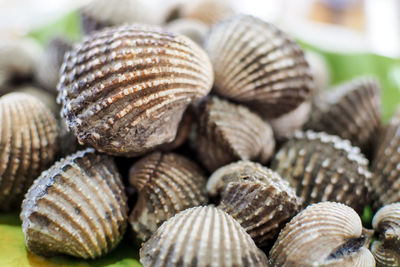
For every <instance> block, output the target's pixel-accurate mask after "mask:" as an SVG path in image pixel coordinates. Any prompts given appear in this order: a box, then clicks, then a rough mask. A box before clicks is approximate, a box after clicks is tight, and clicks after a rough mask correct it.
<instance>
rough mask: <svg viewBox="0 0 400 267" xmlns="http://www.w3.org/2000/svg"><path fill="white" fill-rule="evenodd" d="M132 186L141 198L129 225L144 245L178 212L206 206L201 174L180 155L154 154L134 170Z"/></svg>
mask: <svg viewBox="0 0 400 267" xmlns="http://www.w3.org/2000/svg"><path fill="white" fill-rule="evenodd" d="M129 183H130V184H131V185H132V186H134V187H135V188H136V190H137V192H138V194H139V195H138V200H137V202H136V205H135V207H134V209H133V211H132V213H131V215H130V216H129V222H130V224H131V226H132V229H133V231H134V232H135V234H136V237H137V239H139V240H142V241H145V240H147V239H149V238H150V236H151V235H152V234H153V233H154V232H155V231H156V230H157V228H158V227H159V226H160V225H161V224H162V223H163V222H164V221H166V220H168V219H169V218H171V217H172V216H174V215H175V214H176V213H178V212H179V211H182V210H184V209H187V208H190V207H194V206H200V205H204V204H207V195H206V191H205V185H206V177H205V176H204V174H203V172H202V170H201V169H200V167H199V166H197V164H196V163H194V162H192V161H191V160H189V159H187V158H185V157H183V156H180V155H178V154H174V153H163V152H154V153H152V154H150V155H148V156H146V157H144V158H142V159H141V160H139V161H137V162H136V163H135V164H134V165H133V166H132V168H131V170H130V174H129Z"/></svg>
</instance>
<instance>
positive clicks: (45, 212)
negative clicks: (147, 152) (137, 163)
mask: <svg viewBox="0 0 400 267" xmlns="http://www.w3.org/2000/svg"><path fill="white" fill-rule="evenodd" d="M21 220H22V229H23V231H24V234H25V242H26V245H27V247H28V249H29V250H30V251H32V252H34V253H36V254H39V255H44V256H52V255H57V254H68V255H71V256H74V257H79V258H84V259H94V258H97V257H100V256H102V255H104V254H106V253H108V252H109V251H111V250H112V249H114V248H115V247H116V246H117V244H118V243H119V242H120V240H121V239H122V237H123V235H124V233H125V230H126V225H127V206H126V196H125V192H124V186H123V184H122V182H121V178H120V175H119V173H118V171H117V169H116V166H115V164H114V162H113V160H112V159H111V158H110V157H108V156H105V155H98V154H96V153H95V151H94V150H93V149H87V150H83V151H78V152H77V153H75V154H73V155H71V156H68V157H66V158H64V159H61V160H60V161H59V162H57V163H55V164H54V165H53V166H52V167H51V168H50V169H49V170H47V171H45V172H43V173H42V174H41V176H40V177H39V178H38V179H36V180H35V183H34V184H33V185H32V187H31V188H30V189H29V191H28V193H27V194H26V196H25V200H24V202H23V204H22V212H21Z"/></svg>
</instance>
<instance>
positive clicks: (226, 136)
mask: <svg viewBox="0 0 400 267" xmlns="http://www.w3.org/2000/svg"><path fill="white" fill-rule="evenodd" d="M199 110H200V111H199V115H198V125H197V139H196V145H195V146H196V149H197V152H198V155H199V158H200V160H201V162H202V163H203V164H204V165H205V166H206V167H207V169H208V170H209V171H214V170H215V169H217V168H219V167H221V166H224V165H226V164H228V163H230V162H233V161H237V160H240V159H243V160H254V161H260V162H262V163H265V162H266V161H267V160H268V159H269V158H270V157H271V156H272V154H273V152H274V148H275V140H274V136H273V133H272V129H271V127H270V126H269V125H268V123H266V122H264V121H263V120H262V119H261V118H260V117H259V116H258V115H257V114H255V113H253V112H251V111H250V110H249V109H247V108H246V107H245V106H241V105H236V104H233V103H229V102H228V101H226V100H222V99H219V98H217V97H212V98H209V99H207V100H206V101H205V102H204V103H202V105H201V106H200V108H199Z"/></svg>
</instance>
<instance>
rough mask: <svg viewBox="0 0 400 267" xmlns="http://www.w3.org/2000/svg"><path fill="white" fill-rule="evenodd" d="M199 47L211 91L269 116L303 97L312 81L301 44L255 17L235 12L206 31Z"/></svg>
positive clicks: (310, 87)
mask: <svg viewBox="0 0 400 267" xmlns="http://www.w3.org/2000/svg"><path fill="white" fill-rule="evenodd" d="M205 49H206V51H207V53H208V55H209V56H210V59H211V62H212V63H213V67H214V71H215V89H214V90H215V93H216V94H218V95H221V96H223V97H226V98H228V99H231V100H233V101H235V102H239V103H242V104H245V105H247V106H249V107H251V108H252V109H254V110H256V111H257V112H258V113H259V114H260V115H261V116H262V117H264V118H266V119H273V118H277V117H279V116H281V115H282V114H285V113H288V112H290V111H292V110H294V109H295V108H296V107H298V106H299V105H300V104H301V103H303V102H304V101H305V100H308V99H309V98H310V96H311V91H312V90H313V86H314V85H313V79H312V75H311V72H310V69H309V66H308V63H307V61H306V60H305V58H304V54H303V51H302V49H301V47H300V46H299V45H298V44H297V43H296V42H295V40H294V39H293V38H291V37H289V36H288V35H286V34H285V33H284V32H282V31H281V30H279V29H278V28H276V27H275V26H273V25H272V24H269V23H267V22H264V21H262V20H260V19H258V18H255V17H252V16H248V15H237V16H234V17H232V18H230V19H227V20H224V21H222V22H220V23H218V24H216V25H214V26H213V27H212V29H211V32H210V34H209V36H208V38H207V40H206V43H205Z"/></svg>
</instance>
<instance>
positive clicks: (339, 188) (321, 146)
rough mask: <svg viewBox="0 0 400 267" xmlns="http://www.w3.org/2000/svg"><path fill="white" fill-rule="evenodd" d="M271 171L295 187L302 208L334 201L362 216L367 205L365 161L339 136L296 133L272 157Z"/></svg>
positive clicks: (367, 189)
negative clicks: (302, 200) (302, 205)
mask: <svg viewBox="0 0 400 267" xmlns="http://www.w3.org/2000/svg"><path fill="white" fill-rule="evenodd" d="M271 169H273V170H275V171H276V172H278V173H279V174H280V175H281V176H282V177H284V178H285V179H287V180H288V181H289V183H290V185H291V186H292V187H293V188H296V194H297V195H298V196H300V197H302V198H303V199H304V204H305V205H308V204H311V203H316V202H321V201H335V202H340V203H344V204H346V205H348V206H350V207H352V208H353V209H355V210H356V211H357V212H358V213H359V214H361V213H362V212H363V210H364V207H365V206H366V205H367V204H368V203H369V194H370V180H371V173H370V172H369V171H368V160H367V159H366V158H365V157H364V156H363V155H362V154H361V153H360V149H359V148H358V147H353V146H351V144H350V142H349V141H348V140H343V139H341V138H340V137H338V136H335V135H328V134H326V133H322V132H321V133H316V132H313V131H307V132H296V133H295V135H294V138H293V139H291V140H290V141H289V142H287V143H286V144H285V145H284V146H283V147H282V148H281V149H280V151H279V152H278V153H277V154H276V155H275V157H274V159H273V162H272V167H271Z"/></svg>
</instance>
